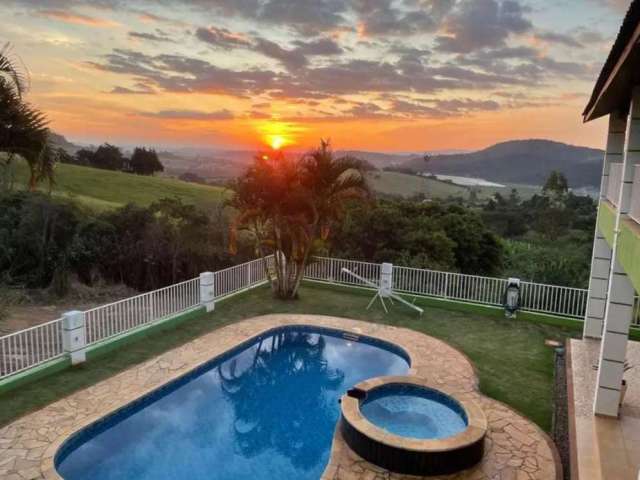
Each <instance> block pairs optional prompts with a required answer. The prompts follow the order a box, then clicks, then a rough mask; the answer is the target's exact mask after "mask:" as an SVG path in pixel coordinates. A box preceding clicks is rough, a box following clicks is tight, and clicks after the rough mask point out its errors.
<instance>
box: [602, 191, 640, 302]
mask: <svg viewBox="0 0 640 480" xmlns="http://www.w3.org/2000/svg"><path fill="white" fill-rule="evenodd" d="M615 225H616V210H615V207H614V206H613V205H611V204H610V203H609V202H600V207H599V210H598V228H599V229H600V231H601V232H602V234H603V235H604V236H605V238H606V239H607V243H609V246H611V247H613V240H614V231H615ZM617 255H618V260H619V261H620V265H621V266H622V268H624V271H625V272H626V273H627V275H628V276H629V279H630V280H631V283H632V284H633V287H634V288H635V289H636V292H640V261H639V259H640V225H638V224H637V223H636V222H634V221H633V220H631V219H626V220H623V221H622V223H621V225H620V233H619V234H618V250H617Z"/></svg>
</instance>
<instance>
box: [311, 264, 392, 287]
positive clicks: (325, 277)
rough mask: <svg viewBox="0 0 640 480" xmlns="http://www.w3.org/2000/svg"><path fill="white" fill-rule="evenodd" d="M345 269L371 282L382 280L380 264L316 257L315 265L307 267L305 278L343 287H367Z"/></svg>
mask: <svg viewBox="0 0 640 480" xmlns="http://www.w3.org/2000/svg"><path fill="white" fill-rule="evenodd" d="M343 268H346V269H347V270H350V271H352V272H353V273H356V274H358V275H359V276H361V277H363V278H366V279H367V280H369V281H370V282H378V280H379V279H380V264H379V263H369V262H360V261H357V260H344V259H342V258H326V257H315V258H314V261H313V263H311V264H309V265H308V266H307V268H306V270H305V272H304V278H306V279H309V280H321V281H324V282H330V283H336V284H341V285H357V286H366V284H365V283H364V282H362V281H360V280H358V279H357V278H355V277H352V276H351V275H349V274H348V273H344V272H343V271H342V269H343Z"/></svg>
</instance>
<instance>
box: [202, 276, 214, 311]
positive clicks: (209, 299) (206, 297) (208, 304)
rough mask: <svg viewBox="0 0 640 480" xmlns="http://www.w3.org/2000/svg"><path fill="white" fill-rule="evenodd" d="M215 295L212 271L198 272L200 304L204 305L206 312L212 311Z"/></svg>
mask: <svg viewBox="0 0 640 480" xmlns="http://www.w3.org/2000/svg"><path fill="white" fill-rule="evenodd" d="M215 297H216V295H215V288H214V275H213V272H202V273H201V274H200V305H202V306H203V307H205V309H206V310H207V312H213V310H214V308H215Z"/></svg>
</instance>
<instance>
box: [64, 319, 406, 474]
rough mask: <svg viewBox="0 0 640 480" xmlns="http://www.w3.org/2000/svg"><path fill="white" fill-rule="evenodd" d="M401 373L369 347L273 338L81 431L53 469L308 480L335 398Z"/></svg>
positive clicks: (322, 336) (281, 333)
mask: <svg viewBox="0 0 640 480" xmlns="http://www.w3.org/2000/svg"><path fill="white" fill-rule="evenodd" d="M408 368H409V365H408V360H407V356H406V354H405V353H404V352H403V351H401V350H400V349H398V348H397V347H393V346H392V345H389V344H386V343H383V342H380V341H377V340H366V339H361V341H359V342H352V341H349V340H347V339H345V338H343V337H342V336H341V334H340V333H339V332H337V331H332V330H326V329H318V328H309V327H287V328H281V329H277V330H274V331H272V332H270V333H269V334H265V335H264V336H262V337H260V338H256V339H253V340H251V341H249V342H247V343H245V344H243V345H241V346H240V347H238V348H236V349H234V350H232V351H230V352H228V353H227V354H225V355H224V356H223V357H221V358H219V359H216V360H213V361H212V362H210V363H209V364H207V365H205V366H204V367H201V368H199V369H198V370H197V371H196V372H193V373H192V374H189V375H188V376H187V377H184V378H182V379H180V380H178V381H176V382H172V383H170V384H168V385H167V386H165V387H164V388H163V389H161V390H159V391H157V392H155V393H154V394H152V395H150V396H149V397H146V398H144V399H142V400H141V401H139V402H137V403H135V404H134V405H131V406H129V407H128V408H127V409H126V410H123V411H120V412H118V413H116V414H115V415H113V416H111V417H108V418H105V419H103V420H102V421H101V422H99V423H97V424H95V425H93V426H91V427H89V428H88V429H85V430H83V431H82V432H80V433H79V434H78V435H76V436H74V437H72V438H71V439H69V440H68V441H67V443H66V444H65V445H63V447H62V448H61V449H60V450H59V452H58V454H57V455H56V459H55V461H56V468H57V470H58V473H59V474H60V475H61V476H62V477H63V478H65V479H66V480H115V479H118V480H134V479H135V480H146V479H153V480H162V479H167V480H169V479H170V480H182V479H184V480H200V479H202V480H204V479H206V480H232V479H233V480H244V479H247V480H267V479H269V480H272V479H282V480H285V479H296V480H305V479H309V480H311V479H313V480H317V479H318V478H320V475H321V474H322V472H323V470H324V468H325V466H326V464H327V462H328V459H329V453H330V448H331V442H332V439H333V432H334V429H335V426H336V423H337V420H338V418H339V414H340V408H339V404H338V399H339V398H340V396H341V395H342V394H343V393H344V392H345V391H346V390H347V389H349V388H351V387H352V386H353V385H355V384H356V383H358V382H360V381H362V380H365V379H367V378H371V377H377V376H380V375H402V374H405V373H406V372H407V370H408Z"/></svg>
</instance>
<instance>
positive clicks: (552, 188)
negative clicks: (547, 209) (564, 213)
mask: <svg viewBox="0 0 640 480" xmlns="http://www.w3.org/2000/svg"><path fill="white" fill-rule="evenodd" d="M542 195H544V196H545V197H547V198H549V200H550V201H551V203H552V204H555V206H558V207H564V203H565V201H566V199H567V196H568V195H569V184H568V182H567V177H565V176H564V174H563V173H561V172H559V171H557V170H553V171H552V172H551V173H550V174H549V176H548V177H547V180H546V182H545V183H544V186H543V187H542Z"/></svg>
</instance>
